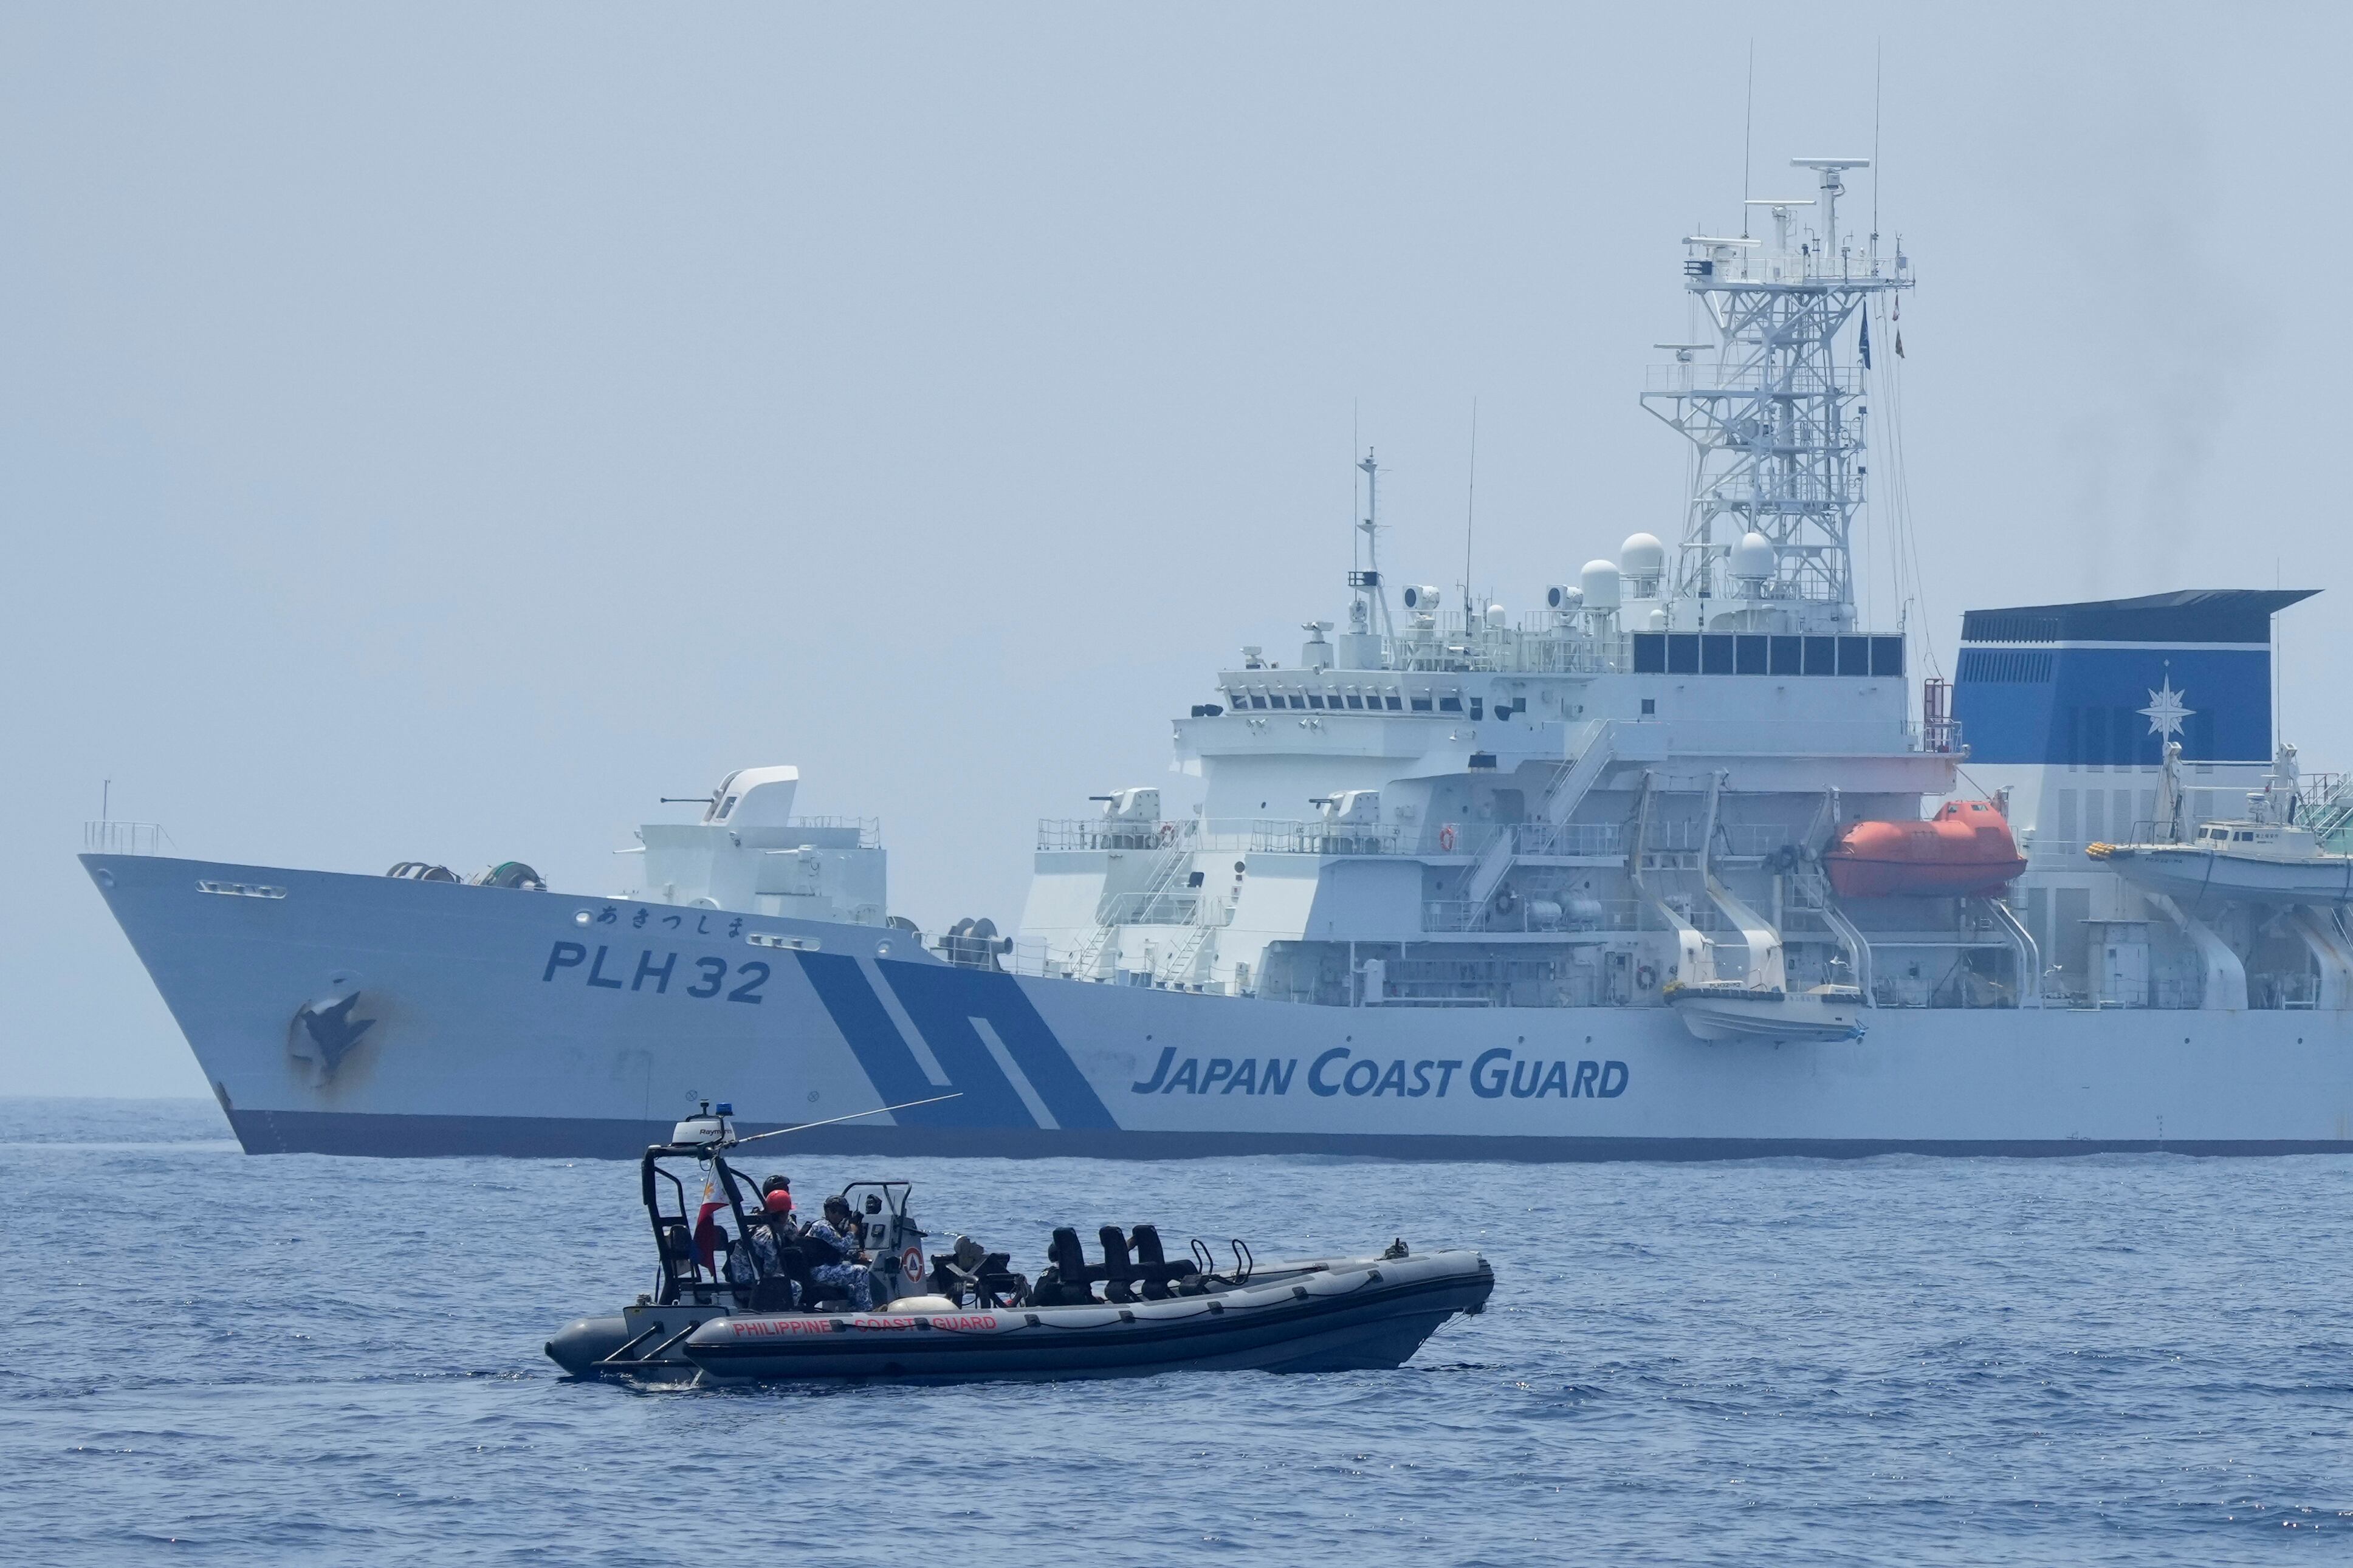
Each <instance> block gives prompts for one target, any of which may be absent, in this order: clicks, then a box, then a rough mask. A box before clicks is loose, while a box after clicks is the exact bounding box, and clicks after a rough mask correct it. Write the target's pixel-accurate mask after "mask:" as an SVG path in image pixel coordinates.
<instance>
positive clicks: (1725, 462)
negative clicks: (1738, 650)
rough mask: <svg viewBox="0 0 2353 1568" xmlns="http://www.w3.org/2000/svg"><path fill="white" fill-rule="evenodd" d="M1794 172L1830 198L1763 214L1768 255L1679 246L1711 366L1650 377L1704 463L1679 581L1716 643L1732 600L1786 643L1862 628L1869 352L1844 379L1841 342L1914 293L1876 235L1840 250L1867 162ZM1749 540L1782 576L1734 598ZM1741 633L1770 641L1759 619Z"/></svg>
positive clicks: (1663, 409) (1733, 244) (1720, 241)
mask: <svg viewBox="0 0 2353 1568" xmlns="http://www.w3.org/2000/svg"><path fill="white" fill-rule="evenodd" d="M1790 163H1792V165H1794V166H1795V167H1798V168H1803V169H1811V170H1814V171H1815V172H1816V174H1818V175H1819V176H1820V185H1819V194H1818V196H1817V197H1813V198H1803V199H1799V198H1787V199H1765V200H1759V201H1755V202H1751V203H1750V204H1749V205H1752V206H1760V207H1764V208H1767V209H1768V210H1769V212H1770V214H1771V216H1772V220H1773V237H1772V238H1771V239H1769V240H1767V239H1761V238H1760V239H1752V238H1749V237H1747V236H1746V234H1745V233H1744V234H1743V235H1742V236H1741V237H1738V238H1722V237H1711V236H1706V235H1694V236H1692V237H1688V238H1686V239H1685V240H1684V241H1683V243H1684V245H1685V246H1686V247H1688V254H1687V255H1686V256H1685V258H1684V260H1683V286H1684V288H1686V289H1689V290H1690V291H1691V293H1692V294H1693V295H1694V296H1695V297H1696V298H1697V299H1698V300H1699V301H1700V302H1701V304H1702V305H1704V307H1705V308H1706V310H1707V313H1708V316H1709V318H1710V320H1711V321H1713V322H1714V324H1715V331H1716V333H1717V336H1718V340H1719V341H1718V342H1717V343H1716V344H1715V345H1714V347H1715V363H1712V364H1711V363H1707V362H1706V361H1705V360H1704V359H1703V358H1700V357H1698V356H1695V355H1689V354H1679V355H1678V356H1677V360H1678V363H1672V364H1666V365H1660V366H1656V367H1654V368H1653V369H1652V370H1651V375H1650V384H1649V386H1648V387H1647V388H1646V389H1645V390H1644V392H1643V394H1642V405H1643V406H1644V407H1646V408H1648V409H1649V410H1650V411H1651V413H1653V414H1655V415H1657V416H1659V417H1660V418H1661V419H1662V420H1664V421H1665V422H1666V423H1667V424H1669V425H1671V426H1673V427H1674V428H1675V429H1677V430H1679V431H1681V432H1682V433H1683V436H1684V437H1687V438H1688V439H1689V440H1690V441H1691V442H1692V444H1693V446H1694V448H1696V456H1697V459H1698V460H1697V461H1696V463H1695V464H1694V471H1693V479H1692V492H1691V500H1690V504H1689V509H1688V511H1687V514H1686V516H1685V519H1684V529H1683V545H1682V550H1681V553H1680V559H1679V560H1678V561H1677V563H1676V566H1675V570H1674V573H1673V574H1672V578H1673V588H1672V596H1673V597H1674V598H1675V599H1677V600H1680V601H1682V603H1680V604H1678V605H1676V606H1675V607H1674V608H1673V610H1672V624H1673V625H1674V626H1676V627H1678V628H1680V629H1687V630H1703V629H1708V628H1709V626H1710V621H1709V612H1710V610H1711V609H1712V608H1714V607H1715V606H1714V605H1713V604H1712V601H1714V600H1716V599H1719V598H1723V597H1725V596H1726V595H1735V594H1740V595H1746V598H1745V600H1742V601H1740V603H1739V607H1742V608H1745V609H1749V610H1752V611H1753V610H1760V609H1761V610H1763V611H1765V612H1767V616H1769V624H1771V625H1773V626H1777V627H1778V628H1779V629H1782V630H1786V631H1789V632H1813V633H1834V632H1840V631H1847V630H1851V629H1852V627H1853V626H1854V623H1855V605H1854V570H1853V563H1852V555H1851V553H1850V551H1849V547H1848V541H1849V536H1850V534H1851V532H1852V528H1853V525H1854V519H1855V514H1856V513H1857V512H1858V511H1859V510H1862V503H1863V477H1864V473H1865V464H1864V460H1863V459H1864V455H1865V454H1864V420H1865V416H1866V414H1867V412H1868V410H1867V408H1866V405H1864V403H1863V401H1862V398H1863V384H1862V369H1863V368H1864V365H1865V363H1867V362H1866V361H1864V360H1863V356H1864V355H1865V354H1867V353H1868V351H1867V350H1865V349H1863V348H1862V342H1861V340H1860V339H1858V341H1857V342H1855V343H1853V344H1852V345H1850V351H1849V360H1850V363H1841V361H1840V354H1839V341H1840V338H1841V334H1842V333H1843V332H1844V331H1845V329H1846V327H1847V325H1848V323H1849V322H1850V321H1852V318H1853V317H1854V316H1855V315H1856V314H1857V313H1858V312H1860V311H1863V310H1867V308H1868V306H1869V302H1870V301H1871V300H1872V299H1873V296H1875V295H1880V294H1887V293H1892V292H1894V290H1896V289H1908V288H1910V287H1911V286H1912V279H1911V278H1910V277H1909V275H1908V273H1907V271H1906V261H1905V258H1904V256H1903V255H1902V254H1901V252H1900V251H1899V252H1898V254H1897V255H1896V256H1895V257H1894V261H1893V263H1892V264H1883V263H1882V262H1881V260H1880V258H1879V250H1878V238H1879V237H1878V236H1877V235H1873V236H1872V237H1871V238H1870V243H1869V244H1868V245H1867V246H1865V247H1855V246H1853V245H1852V244H1850V243H1847V242H1845V241H1842V240H1841V238H1840V236H1839V228H1838V199H1839V197H1840V196H1841V195H1844V194H1845V190H1846V187H1845V185H1844V184H1843V183H1842V182H1841V179H1840V175H1841V174H1843V173H1844V172H1845V171H1847V170H1849V169H1862V168H1868V167H1869V166H1870V160H1868V159H1864V158H1793V159H1791V160H1790ZM1816 205H1819V206H1820V219H1821V226H1820V228H1819V229H1818V230H1817V229H1815V228H1813V227H1811V226H1807V225H1804V224H1802V223H1801V222H1800V221H1799V220H1800V217H1801V214H1800V211H1799V209H1802V208H1805V207H1811V206H1816ZM1743 228H1744V230H1745V229H1746V224H1744V225H1743ZM1864 330H1865V331H1868V330H1869V329H1868V322H1867V321H1866V324H1865V329H1864ZM1858 362H1860V363H1858ZM1749 533H1757V534H1761V535H1762V536H1763V537H1764V538H1765V540H1766V541H1767V542H1768V543H1770V544H1771V545H1772V547H1773V561H1772V573H1771V575H1770V576H1768V577H1765V578H1763V579H1761V580H1760V579H1757V578H1756V577H1754V576H1753V575H1750V574H1747V573H1746V571H1744V579H1745V580H1744V581H1742V582H1740V583H1739V584H1736V583H1735V580H1734V579H1733V577H1732V575H1731V572H1730V567H1731V565H1732V563H1731V560H1730V557H1731V555H1732V552H1733V550H1734V548H1735V547H1736V546H1737V545H1738V544H1739V543H1740V542H1741V540H1742V539H1743V537H1744V536H1746V535H1747V534H1749ZM1744 566H1746V562H1744ZM1723 607H1724V608H1726V609H1730V608H1733V607H1735V606H1734V605H1725V606H1723ZM1738 624H1740V625H1742V626H1744V627H1747V628H1750V629H1762V628H1761V626H1757V621H1756V619H1755V618H1754V617H1753V616H1752V617H1749V618H1746V619H1744V620H1743V621H1742V622H1740V623H1738Z"/></svg>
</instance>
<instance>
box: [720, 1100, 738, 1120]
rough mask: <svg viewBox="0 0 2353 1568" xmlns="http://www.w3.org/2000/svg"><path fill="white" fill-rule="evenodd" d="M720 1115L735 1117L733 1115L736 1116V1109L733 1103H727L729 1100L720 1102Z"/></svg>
mask: <svg viewBox="0 0 2353 1568" xmlns="http://www.w3.org/2000/svg"><path fill="white" fill-rule="evenodd" d="M719 1114H720V1115H722V1116H733V1115H734V1114H735V1107H734V1105H733V1103H731V1102H730V1101H727V1100H721V1101H720V1102H719Z"/></svg>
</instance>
